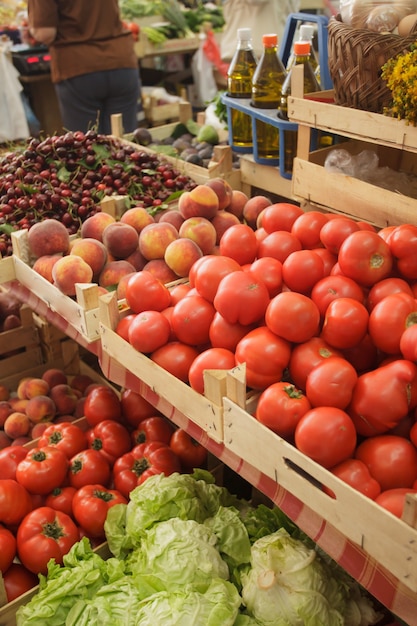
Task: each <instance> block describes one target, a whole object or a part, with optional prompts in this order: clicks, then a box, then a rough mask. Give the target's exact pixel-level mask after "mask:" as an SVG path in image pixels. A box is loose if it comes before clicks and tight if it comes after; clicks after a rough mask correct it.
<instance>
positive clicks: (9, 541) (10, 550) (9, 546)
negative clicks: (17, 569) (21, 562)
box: [0, 525, 17, 574]
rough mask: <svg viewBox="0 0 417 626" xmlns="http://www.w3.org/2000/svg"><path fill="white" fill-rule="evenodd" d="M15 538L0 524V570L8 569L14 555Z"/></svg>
mask: <svg viewBox="0 0 417 626" xmlns="http://www.w3.org/2000/svg"><path fill="white" fill-rule="evenodd" d="M16 550H17V545H16V538H15V536H14V534H13V533H12V532H11V531H10V530H9V529H8V528H5V527H4V526H1V525H0V572H1V573H2V574H4V572H5V571H6V570H7V569H9V567H10V565H11V564H12V563H13V559H14V558H15V556H16Z"/></svg>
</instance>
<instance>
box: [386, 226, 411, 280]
mask: <svg viewBox="0 0 417 626" xmlns="http://www.w3.org/2000/svg"><path fill="white" fill-rule="evenodd" d="M388 245H389V247H390V249H391V252H392V255H393V256H394V259H395V261H396V266H397V269H398V271H399V272H400V274H401V276H402V277H403V278H406V279H413V280H414V279H416V278H417V226H414V225H413V224H401V225H400V226H397V227H396V228H395V229H394V230H393V231H392V233H391V235H390V237H389V240H388Z"/></svg>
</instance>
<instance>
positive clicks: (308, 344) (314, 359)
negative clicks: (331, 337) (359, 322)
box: [289, 337, 343, 391]
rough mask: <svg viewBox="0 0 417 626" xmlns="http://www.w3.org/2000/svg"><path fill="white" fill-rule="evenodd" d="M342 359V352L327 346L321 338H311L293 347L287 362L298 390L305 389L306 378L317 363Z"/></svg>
mask: <svg viewBox="0 0 417 626" xmlns="http://www.w3.org/2000/svg"><path fill="white" fill-rule="evenodd" d="M333 356H334V357H342V356H343V355H342V352H340V351H339V350H336V348H333V346H331V345H329V344H328V343H327V342H326V341H324V339H323V338H322V337H312V338H311V339H309V340H308V341H305V342H303V343H300V344H298V345H296V346H294V348H293V350H292V352H291V358H290V362H289V371H290V376H291V379H292V381H293V382H294V384H295V385H296V386H297V387H299V388H300V389H302V390H304V391H305V389H306V383H307V376H308V374H309V373H310V372H311V370H312V369H313V368H314V367H316V366H317V365H318V364H319V363H322V362H323V361H324V360H326V359H329V358H330V357H333Z"/></svg>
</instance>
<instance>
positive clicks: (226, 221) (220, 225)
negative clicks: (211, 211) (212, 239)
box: [211, 211, 240, 245]
mask: <svg viewBox="0 0 417 626" xmlns="http://www.w3.org/2000/svg"><path fill="white" fill-rule="evenodd" d="M211 223H212V224H213V226H214V229H215V231H216V244H217V245H219V243H220V239H221V238H222V235H223V234H224V233H225V232H226V230H227V229H228V228H230V227H231V226H235V225H236V224H240V220H239V218H238V217H237V216H236V215H234V214H233V213H229V212H228V211H219V212H218V213H217V215H215V216H214V217H213V219H212V220H211Z"/></svg>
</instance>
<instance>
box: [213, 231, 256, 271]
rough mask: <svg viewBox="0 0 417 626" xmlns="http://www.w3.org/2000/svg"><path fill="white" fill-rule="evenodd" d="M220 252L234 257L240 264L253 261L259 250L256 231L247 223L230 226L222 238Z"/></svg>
mask: <svg viewBox="0 0 417 626" xmlns="http://www.w3.org/2000/svg"><path fill="white" fill-rule="evenodd" d="M219 252H220V254H222V255H223V256H226V257H230V258H231V259H234V260H235V261H236V262H237V263H239V265H244V264H245V263H252V261H254V260H255V259H256V256H257V252H258V240H257V238H256V235H255V231H254V230H253V229H252V228H251V227H250V226H248V225H247V224H234V225H233V226H230V227H229V228H228V229H227V230H226V231H225V232H224V233H223V235H222V237H221V239H220V243H219Z"/></svg>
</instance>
